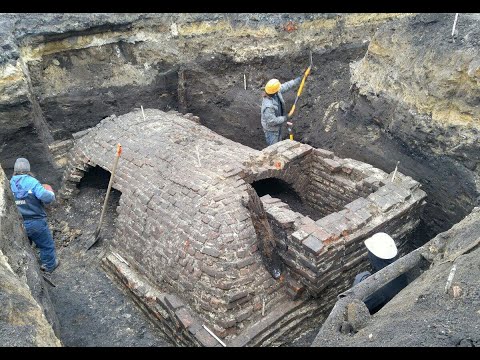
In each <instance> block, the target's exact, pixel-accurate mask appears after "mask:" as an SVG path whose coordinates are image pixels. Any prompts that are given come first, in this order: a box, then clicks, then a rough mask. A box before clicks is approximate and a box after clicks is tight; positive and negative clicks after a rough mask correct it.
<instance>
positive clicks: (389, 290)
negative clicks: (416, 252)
mask: <svg viewBox="0 0 480 360" xmlns="http://www.w3.org/2000/svg"><path fill="white" fill-rule="evenodd" d="M368 259H369V260H370V263H371V264H372V269H373V273H376V272H377V271H380V270H381V269H383V268H384V267H386V266H388V265H390V264H391V263H393V262H394V261H395V260H397V257H394V258H392V259H380V258H379V257H377V256H375V255H373V254H372V253H371V252H370V251H368ZM365 278H366V277H364V279H365ZM364 279H362V280H364ZM407 284H408V282H407V277H406V276H405V274H402V275H400V276H398V277H397V278H395V279H393V280H392V281H390V282H389V283H388V284H386V285H385V286H383V287H381V288H380V289H378V290H377V291H375V292H374V293H373V294H371V295H370V296H369V297H367V298H366V299H365V301H364V302H365V305H366V306H367V308H368V310H369V311H370V313H371V314H373V313H375V312H377V311H378V310H380V309H381V308H382V307H383V305H385V304H386V303H387V302H389V301H390V300H391V299H392V298H393V297H394V296H395V295H397V294H398V293H399V292H400V290H402V289H403V288H404V287H405V286H407Z"/></svg>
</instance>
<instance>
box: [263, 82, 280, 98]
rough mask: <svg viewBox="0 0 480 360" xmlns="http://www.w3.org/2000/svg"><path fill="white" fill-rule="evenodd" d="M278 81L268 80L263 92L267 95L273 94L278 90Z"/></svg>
mask: <svg viewBox="0 0 480 360" xmlns="http://www.w3.org/2000/svg"><path fill="white" fill-rule="evenodd" d="M280 85H281V84H280V81H278V79H271V80H268V82H267V85H265V92H266V93H267V94H269V95H272V94H275V93H276V92H278V90H280Z"/></svg>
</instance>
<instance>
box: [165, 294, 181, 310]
mask: <svg viewBox="0 0 480 360" xmlns="http://www.w3.org/2000/svg"><path fill="white" fill-rule="evenodd" d="M165 303H166V304H167V306H168V307H169V308H170V309H171V310H172V311H173V312H175V311H176V310H177V309H179V308H181V307H183V306H185V304H184V303H183V301H182V300H180V298H179V297H177V296H176V295H174V294H169V295H166V296H165Z"/></svg>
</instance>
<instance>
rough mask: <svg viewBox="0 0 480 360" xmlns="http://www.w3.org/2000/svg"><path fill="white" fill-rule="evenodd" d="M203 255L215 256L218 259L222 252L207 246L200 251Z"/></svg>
mask: <svg viewBox="0 0 480 360" xmlns="http://www.w3.org/2000/svg"><path fill="white" fill-rule="evenodd" d="M200 251H201V252H202V253H204V254H207V255H209V256H213V257H216V258H218V257H219V256H220V251H218V250H217V249H214V248H212V247H208V246H205V247H203V248H202V249H201V250H200Z"/></svg>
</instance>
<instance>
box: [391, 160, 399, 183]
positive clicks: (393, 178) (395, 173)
mask: <svg viewBox="0 0 480 360" xmlns="http://www.w3.org/2000/svg"><path fill="white" fill-rule="evenodd" d="M398 164H400V161H397V165H396V166H395V171H394V172H393V176H392V182H393V180H395V175H397V169H398Z"/></svg>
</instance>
